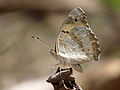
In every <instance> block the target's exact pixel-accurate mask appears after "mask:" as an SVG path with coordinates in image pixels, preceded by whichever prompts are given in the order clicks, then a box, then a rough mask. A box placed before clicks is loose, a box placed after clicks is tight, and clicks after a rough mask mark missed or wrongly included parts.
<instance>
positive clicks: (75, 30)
mask: <svg viewBox="0 0 120 90" xmlns="http://www.w3.org/2000/svg"><path fill="white" fill-rule="evenodd" d="M86 19H87V16H86V14H85V12H84V11H83V10H82V9H81V8H80V7H77V8H75V9H73V10H72V11H71V12H70V13H69V15H68V17H67V18H66V19H65V21H64V23H63V24H62V26H61V28H60V29H61V30H60V32H59V35H58V38H57V42H56V52H57V53H58V54H60V55H62V56H63V57H66V58H71V59H74V60H77V61H79V62H86V61H89V60H98V57H99V55H100V53H101V52H100V49H99V44H98V42H97V41H98V40H97V39H96V36H95V35H94V33H93V32H92V31H91V29H90V27H89V25H88V23H87V20H86Z"/></svg>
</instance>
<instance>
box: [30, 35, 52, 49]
mask: <svg viewBox="0 0 120 90" xmlns="http://www.w3.org/2000/svg"><path fill="white" fill-rule="evenodd" d="M32 38H34V39H35V40H37V41H39V42H41V43H42V44H43V45H44V46H46V47H47V48H48V49H51V48H50V47H49V46H48V45H47V44H46V43H45V42H43V41H42V40H41V39H40V38H39V37H35V36H32Z"/></svg>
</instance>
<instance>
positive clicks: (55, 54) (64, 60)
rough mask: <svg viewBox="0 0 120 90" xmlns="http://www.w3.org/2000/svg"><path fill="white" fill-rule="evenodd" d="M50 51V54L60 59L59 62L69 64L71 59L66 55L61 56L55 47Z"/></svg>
mask: <svg viewBox="0 0 120 90" xmlns="http://www.w3.org/2000/svg"><path fill="white" fill-rule="evenodd" d="M49 52H50V54H51V55H52V56H53V57H54V58H55V59H56V60H58V61H59V63H61V64H64V65H66V64H68V63H69V61H70V60H69V58H66V57H63V56H61V55H60V54H58V53H57V52H55V50H53V49H51V50H50V51H49Z"/></svg>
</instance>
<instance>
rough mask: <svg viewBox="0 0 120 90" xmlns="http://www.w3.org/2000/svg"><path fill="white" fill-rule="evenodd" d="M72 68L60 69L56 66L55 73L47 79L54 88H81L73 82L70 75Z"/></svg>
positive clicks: (73, 79)
mask: <svg viewBox="0 0 120 90" xmlns="http://www.w3.org/2000/svg"><path fill="white" fill-rule="evenodd" d="M72 73H73V70H72V68H67V69H60V67H58V69H57V71H56V73H55V74H54V75H52V76H50V77H49V78H48V80H47V82H48V83H51V84H52V85H53V87H54V90H82V89H81V88H80V87H79V86H78V85H77V84H76V82H75V78H74V77H73V75H72Z"/></svg>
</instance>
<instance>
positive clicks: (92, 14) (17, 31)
mask: <svg viewBox="0 0 120 90" xmlns="http://www.w3.org/2000/svg"><path fill="white" fill-rule="evenodd" d="M77 6H80V7H81V8H82V9H83V10H84V11H85V12H86V13H87V16H88V22H89V25H90V26H91V28H92V30H93V31H94V32H95V33H96V35H97V37H98V39H99V42H100V46H101V50H102V55H101V60H100V61H98V62H90V63H86V64H84V65H82V66H83V70H84V73H83V74H81V73H78V72H75V76H76V79H77V82H78V83H79V84H80V86H81V87H82V88H83V89H84V90H107V89H109V90H120V0H0V90H53V88H51V87H49V86H47V83H46V84H44V85H43V82H45V80H46V79H47V78H48V77H49V76H50V75H52V74H53V72H54V70H53V68H52V65H54V64H56V61H55V59H54V58H53V57H52V56H51V55H50V54H49V52H48V49H47V48H46V47H44V46H43V45H42V44H41V43H39V42H37V41H35V40H33V39H32V38H31V36H32V35H35V36H39V37H40V38H41V39H42V40H43V41H45V42H46V43H47V44H48V45H50V46H51V47H52V48H54V44H55V40H56V37H57V34H58V32H59V28H60V26H61V24H62V23H63V21H64V19H65V18H66V16H67V15H68V13H69V12H70V11H71V10H72V9H74V8H75V7H77ZM40 82H41V83H40ZM32 85H33V86H32ZM30 86H31V87H33V88H31V87H30ZM42 86H44V87H47V89H45V88H42Z"/></svg>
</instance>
